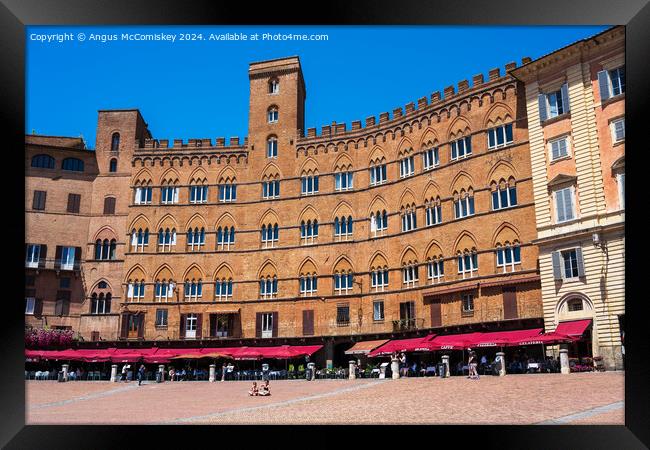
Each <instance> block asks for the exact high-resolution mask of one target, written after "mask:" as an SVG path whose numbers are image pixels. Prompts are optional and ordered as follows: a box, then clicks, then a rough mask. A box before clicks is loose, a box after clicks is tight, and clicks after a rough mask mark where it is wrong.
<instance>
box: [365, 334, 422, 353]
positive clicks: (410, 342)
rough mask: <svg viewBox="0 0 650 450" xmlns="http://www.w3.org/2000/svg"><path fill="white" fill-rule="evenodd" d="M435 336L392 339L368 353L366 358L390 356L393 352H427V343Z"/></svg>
mask: <svg viewBox="0 0 650 450" xmlns="http://www.w3.org/2000/svg"><path fill="white" fill-rule="evenodd" d="M434 336H435V334H430V335H428V336H424V337H416V338H409V339H394V340H391V341H388V342H387V343H385V344H384V345H382V346H381V347H378V348H376V349H374V350H373V351H371V352H370V353H368V356H370V357H373V356H383V355H390V354H392V353H394V352H417V351H427V350H428V349H429V348H428V344H429V341H430V340H431V339H432V338H433V337H434Z"/></svg>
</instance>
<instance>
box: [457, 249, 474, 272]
mask: <svg viewBox="0 0 650 450" xmlns="http://www.w3.org/2000/svg"><path fill="white" fill-rule="evenodd" d="M458 273H459V274H460V275H461V276H462V278H463V279H465V278H471V277H473V276H476V275H477V274H478V255H477V253H476V249H472V250H471V251H470V250H465V251H463V252H458Z"/></svg>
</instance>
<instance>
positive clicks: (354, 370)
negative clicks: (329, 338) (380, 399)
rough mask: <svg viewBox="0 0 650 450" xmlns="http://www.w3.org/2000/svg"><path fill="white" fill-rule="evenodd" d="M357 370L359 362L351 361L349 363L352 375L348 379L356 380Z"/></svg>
mask: <svg viewBox="0 0 650 450" xmlns="http://www.w3.org/2000/svg"><path fill="white" fill-rule="evenodd" d="M356 369H357V362H356V361H350V363H349V371H350V374H349V375H348V378H349V379H350V380H354V379H356V378H357V375H356V373H355V372H356Z"/></svg>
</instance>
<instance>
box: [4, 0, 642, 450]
mask: <svg viewBox="0 0 650 450" xmlns="http://www.w3.org/2000/svg"><path fill="white" fill-rule="evenodd" d="M264 23H275V24H296V25H297V24H305V25H307V24H340V25H346V24H357V25H380V24H387V25H388V24H395V25H405V24H407V25H408V24H413V25H417V24H427V25H435V24H445V25H454V24H467V25H469V24H477V25H486V24H487V25H489V24H493V25H626V72H627V87H626V89H627V92H626V128H627V136H626V141H627V146H628V147H629V148H630V149H632V151H631V152H629V154H628V155H626V158H629V159H630V161H632V163H631V164H628V165H627V169H626V171H628V172H631V177H629V176H628V189H627V190H626V191H627V197H628V198H627V199H626V205H628V207H627V208H626V215H627V224H626V236H628V237H629V236H631V237H632V239H633V240H632V241H631V242H632V246H631V247H630V248H629V249H628V250H626V268H627V270H628V271H629V272H628V273H629V274H630V276H629V277H627V278H626V292H627V293H628V298H629V299H630V300H629V301H627V302H626V316H627V323H626V339H625V341H626V342H625V347H626V373H625V388H626V391H625V425H624V426H498V427H497V426H481V427H478V426H466V427H459V426H437V427H418V430H417V436H415V435H413V434H412V431H413V429H414V427H399V429H395V430H392V429H388V428H385V427H381V428H380V427H365V426H364V427H355V428H354V429H349V430H345V431H350V435H349V437H345V438H343V439H344V440H341V439H340V438H339V439H331V438H330V439H327V438H325V442H326V443H327V444H326V445H337V446H348V445H352V446H355V447H356V446H367V445H369V444H370V445H373V444H374V443H375V442H374V441H375V440H376V442H377V443H378V444H379V445H382V446H394V445H400V444H401V446H421V445H424V446H434V447H436V446H449V447H452V448H453V447H457V446H466V445H471V446H472V447H485V446H489V447H492V446H494V447H500V448H527V449H537V448H539V449H549V448H572V449H574V448H625V449H632V448H647V446H649V445H650V421H649V420H648V419H649V414H648V412H649V409H650V407H649V405H650V402H649V401H648V400H649V399H650V395H649V392H648V382H649V381H650V370H649V364H650V363H649V358H648V355H650V352H649V348H648V344H649V342H650V339H648V336H647V325H645V324H644V323H643V322H644V321H645V319H646V317H647V315H646V308H647V306H646V305H647V303H648V301H647V300H646V299H645V298H644V297H645V296H644V287H643V286H642V278H643V275H642V272H641V270H643V268H644V266H643V265H642V262H641V261H640V259H641V250H640V247H639V246H638V244H637V243H638V242H643V240H642V239H643V237H644V236H643V235H642V234H641V233H640V232H639V229H640V227H641V226H643V223H642V222H641V221H642V220H643V219H642V215H643V212H644V211H643V210H642V209H641V208H639V207H637V208H635V205H641V204H642V203H641V201H642V200H641V198H640V197H641V195H642V193H643V191H644V189H643V186H640V184H641V183H640V181H639V180H641V179H643V174H642V173H641V171H642V170H643V169H642V168H643V165H642V164H641V156H640V155H641V154H643V153H642V152H643V151H644V150H645V151H646V152H647V148H648V146H647V143H646V142H644V141H643V140H642V139H643V133H642V131H641V127H642V126H643V125H645V123H644V121H643V119H642V117H643V110H645V108H646V107H648V101H647V100H648V99H649V98H650V89H649V88H648V85H649V83H648V82H647V80H648V79H650V64H648V55H650V5H648V2H647V0H629V1H626V2H625V3H623V2H612V1H605V0H593V1H589V0H572V1H570V2H569V1H566V0H564V1H562V0H546V1H544V2H524V1H521V0H493V1H490V2H485V1H481V0H456V1H445V2H442V1H437V2H429V3H424V2H423V1H417V0H401V1H399V2H390V1H385V0H374V1H367V0H364V1H354V2H353V1H349V2H343V1H334V2H326V3H312V4H306V3H297V4H292V3H287V2H276V3H275V4H271V3H269V4H266V6H265V4H263V3H252V2H228V3H222V2H216V1H207V0H201V1H193V2H187V1H171V0H163V1H160V0H159V1H154V0H146V1H145V0H138V1H134V0H131V1H128V0H112V1H110V2H109V1H99V0H95V1H90V0H74V1H44V0H3V1H2V4H0V35H1V38H0V43H1V44H0V55H1V61H2V64H1V65H0V73H1V75H0V76H1V78H0V92H1V93H2V95H0V98H1V99H2V102H3V103H4V105H3V108H1V109H0V115H2V121H3V123H4V125H5V127H4V129H5V132H4V139H3V143H4V152H3V159H4V161H3V163H4V164H3V167H4V168H5V172H4V175H5V176H4V178H5V180H7V179H8V180H9V181H5V189H7V190H6V192H7V193H9V195H7V196H5V198H4V201H5V204H7V208H8V211H11V213H10V214H6V217H7V219H8V220H9V222H7V223H6V227H5V236H6V237H9V239H6V240H5V243H4V248H5V249H7V248H9V249H10V250H11V251H10V252H9V254H10V255H12V256H11V257H5V258H6V259H5V261H11V262H10V263H9V264H8V265H6V266H5V272H4V275H5V277H6V278H5V284H6V285H8V286H9V287H10V288H11V289H10V293H9V294H8V295H6V298H5V299H3V306H4V310H3V314H2V315H0V316H1V317H2V318H3V319H4V320H5V323H4V325H3V326H2V327H1V328H0V333H2V340H1V341H0V342H1V343H2V344H1V345H0V363H1V364H2V370H1V371H0V374H1V376H0V399H1V400H0V401H1V402H2V420H1V421H0V428H1V430H2V431H1V433H0V445H2V446H5V448H20V449H26V448H41V447H47V448H48V449H51V448H109V447H116V446H119V445H124V446H128V447H132V446H135V445H146V446H147V447H150V448H153V447H157V446H161V447H162V446H164V448H169V447H172V446H174V447H176V446H188V445H189V446H192V447H197V446H203V445H213V444H214V443H215V442H216V443H218V444H219V445H229V446H238V447H239V446H244V447H249V446H253V445H271V446H278V445H282V446H303V445H307V446H312V445H315V446H320V445H319V444H321V443H322V442H323V437H325V436H328V434H329V432H331V431H334V430H330V429H323V427H321V426H318V427H292V431H291V434H289V433H287V432H288V431H289V430H287V429H286V428H285V427H266V426H265V427H264V428H263V429H262V430H263V432H262V433H259V432H258V433H255V432H253V433H248V432H246V431H247V430H243V431H244V433H242V428H241V427H232V426H231V427H225V428H222V427H220V428H219V429H218V431H217V432H215V430H216V429H215V428H210V427H206V426H197V427H183V428H171V427H156V428H152V427H145V426H25V408H24V403H25V383H24V379H23V374H22V367H23V366H24V354H23V349H24V338H23V329H24V323H23V321H22V317H23V312H24V311H23V310H22V309H23V307H24V306H23V303H22V302H21V301H18V300H20V299H22V297H23V293H22V288H23V286H22V285H21V283H16V282H13V283H12V280H20V279H21V278H22V277H23V276H24V269H23V267H22V265H21V264H20V262H21V256H20V252H23V251H24V250H23V246H22V245H23V244H22V243H21V242H20V239H18V238H17V237H18V236H24V216H23V214H22V213H21V212H22V211H24V208H25V199H24V198H23V197H22V196H20V195H16V194H15V192H21V191H22V189H21V187H22V186H24V178H23V176H22V175H21V173H20V171H19V170H12V167H14V166H15V167H21V164H23V158H24V156H23V157H21V155H22V151H24V150H22V149H24V136H25V126H24V118H25V70H24V69H25V56H24V55H25V26H27V25H90V24H106V25H109V24H143V25H153V24H157V25H159V24H188V25H190V24H192V25H193V24H214V25H219V24H230V25H232V24H264ZM513 45H517V43H513ZM432 51H435V48H432ZM644 144H645V145H644ZM639 149H641V150H640V151H639ZM21 150H22V151H21ZM8 184H10V186H7V185H8ZM637 187H638V188H637ZM14 191H15V192H14ZM637 200H639V201H637ZM628 240H629V238H628ZM630 268H641V269H640V270H638V269H637V270H634V271H630V270H629V269H630ZM644 325H645V326H644ZM486 395H489V393H486ZM215 401H218V399H215ZM124 407H125V413H128V410H129V405H125V406H124ZM170 407H173V405H170ZM396 413H397V412H396ZM296 430H297V432H298V433H299V434H298V435H296ZM341 430H344V429H343V427H337V429H336V430H335V431H341ZM197 433H198V434H197ZM174 438H180V440H176V439H174ZM373 438H374V439H373ZM254 440H255V441H257V442H255V443H253V441H254ZM228 441H232V443H230V442H228ZM227 442H228V443H227ZM226 443H227V444H226Z"/></svg>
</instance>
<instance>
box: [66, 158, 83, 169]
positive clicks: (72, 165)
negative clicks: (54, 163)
mask: <svg viewBox="0 0 650 450" xmlns="http://www.w3.org/2000/svg"><path fill="white" fill-rule="evenodd" d="M61 168H62V169H63V170H71V171H73V172H83V171H84V162H83V161H82V160H80V159H77V158H66V159H64V160H63V162H62V163H61Z"/></svg>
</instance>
